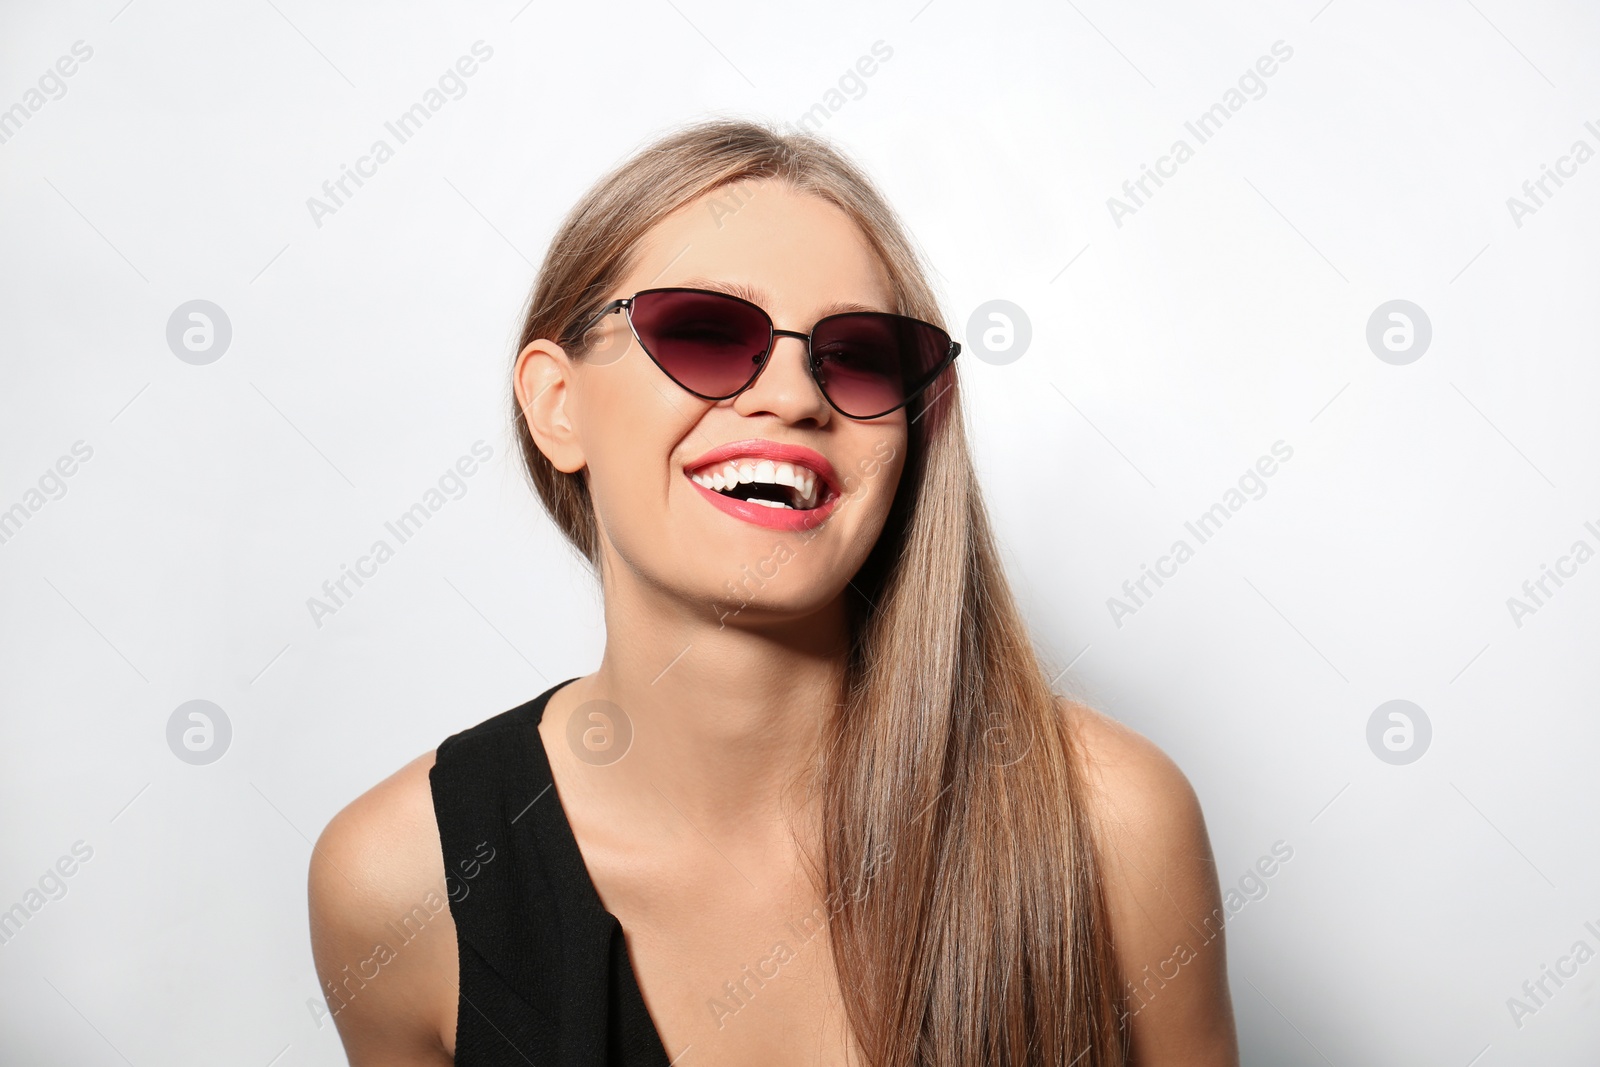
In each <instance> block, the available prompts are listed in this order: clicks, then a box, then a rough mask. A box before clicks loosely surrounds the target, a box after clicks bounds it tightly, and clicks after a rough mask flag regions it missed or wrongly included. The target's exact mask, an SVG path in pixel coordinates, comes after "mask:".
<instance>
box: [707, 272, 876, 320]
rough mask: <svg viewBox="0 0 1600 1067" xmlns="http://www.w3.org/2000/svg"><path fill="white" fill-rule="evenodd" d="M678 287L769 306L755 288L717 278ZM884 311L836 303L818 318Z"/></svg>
mask: <svg viewBox="0 0 1600 1067" xmlns="http://www.w3.org/2000/svg"><path fill="white" fill-rule="evenodd" d="M678 287H680V288H684V289H710V290H712V291H713V292H717V293H727V294H728V295H729V296H736V297H739V298H740V299H741V300H748V301H750V303H752V304H755V305H757V306H758V307H762V308H766V307H768V306H769V302H768V299H767V294H766V293H764V292H762V291H761V290H760V289H757V288H755V287H754V286H750V285H746V284H745V283H743V282H730V281H723V280H720V279H717V278H690V279H688V280H687V281H682V282H679V283H678ZM882 310H883V309H882V308H875V307H870V306H868V305H866V304H858V303H854V302H852V301H847V300H846V301H836V302H834V303H832V304H829V305H828V306H827V307H825V308H823V309H821V313H820V314H819V315H818V318H826V317H827V316H829V315H837V314H840V313H841V312H845V311H878V312H881V311H882Z"/></svg>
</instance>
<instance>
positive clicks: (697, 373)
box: [630, 290, 772, 398]
mask: <svg viewBox="0 0 1600 1067" xmlns="http://www.w3.org/2000/svg"><path fill="white" fill-rule="evenodd" d="M630 318H631V320H632V322H633V328H634V330H636V331H637V332H638V334H639V340H640V341H641V342H643V344H644V347H645V350H646V351H647V352H649V353H650V355H651V356H652V357H653V358H654V359H655V361H656V363H657V364H658V365H659V366H660V367H661V369H662V370H664V371H666V372H667V374H668V375H669V376H671V377H672V378H673V379H674V380H675V381H677V383H678V384H679V385H681V386H683V387H684V388H685V389H688V390H689V391H691V392H694V393H699V394H701V395H702V396H707V397H719V398H721V397H728V396H732V395H733V394H734V393H736V392H738V391H739V390H740V389H741V388H743V387H744V386H745V385H746V384H747V383H748V382H749V381H750V379H752V378H754V377H755V374H756V371H757V370H758V369H759V363H758V360H759V359H760V357H761V354H762V353H763V352H765V351H766V349H767V342H768V341H769V340H771V337H772V333H771V330H772V323H771V322H770V321H769V320H768V319H767V316H766V315H765V313H763V312H762V311H761V309H760V308H758V307H755V306H754V305H752V304H747V303H745V302H744V301H743V300H739V299H736V298H734V297H731V296H723V295H722V294H720V293H699V292H685V291H677V290H664V291H656V292H644V293H640V294H639V295H638V296H636V297H634V300H633V307H632V308H631V315H630Z"/></svg>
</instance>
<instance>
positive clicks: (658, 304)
mask: <svg viewBox="0 0 1600 1067" xmlns="http://www.w3.org/2000/svg"><path fill="white" fill-rule="evenodd" d="M940 321H941V315H940V313H939V308H938V306H937V303H936V300H935V297H934V294H933V292H932V290H931V289H930V286H929V284H928V281H927V278H926V274H925V270H924V267H923V265H922V262H921V259H920V256H919V254H918V253H917V251H916V249H915V247H914V246H913V244H912V243H911V242H910V240H909V239H908V237H907V235H906V233H905V231H904V230H903V229H902V227H901V225H900V224H899V222H898V221H897V219H896V217H895V215H894V213H893V211H892V210H891V208H890V207H889V205H888V204H887V203H886V201H885V200H884V199H883V197H882V196H881V195H880V194H879V193H878V192H877V191H876V190H875V189H874V187H873V186H872V184H871V183H870V182H869V180H868V179H867V178H866V177H865V176H864V175H863V174H862V172H861V171H860V170H859V169H858V168H857V167H856V166H855V165H853V164H852V163H851V162H850V161H849V160H847V159H846V158H845V157H844V156H842V155H841V154H840V153H839V152H838V151H836V150H835V149H833V148H831V147H830V146H828V145H827V144H826V143H824V142H823V141H821V140H819V139H817V138H815V137H811V136H806V135H800V134H795V133H782V132H779V131H776V130H772V129H769V128H766V127H763V126H761V125H757V124H752V123H744V122H736V121H715V122H708V123H702V124H698V125H695V126H692V127H689V128H687V129H684V130H681V131H678V132H675V133H673V134H671V135H670V136H667V137H665V138H663V139H661V140H659V141H657V142H655V143H654V144H651V145H649V146H648V147H646V148H645V149H643V150H642V151H641V152H639V153H638V154H637V155H635V156H634V157H633V158H631V159H629V160H628V161H627V162H625V163H624V164H622V165H621V166H620V167H619V168H617V169H616V170H615V171H613V172H612V173H611V174H609V175H607V176H606V177H605V178H603V179H602V180H601V181H600V182H599V183H598V184H596V185H595V186H594V188H593V189H591V190H590V191H589V192H588V193H587V194H586V195H585V196H584V197H583V199H582V200H581V201H580V202H579V203H578V204H577V206H576V207H575V208H574V209H573V210H572V212H571V213H570V215H569V216H568V217H567V219H566V221H565V223H564V224H563V226H562V227H561V229H560V231H559V232H558V233H557V235H556V237H555V239H554V241H553V243H552V245H551V247H550V249H549V252H548V254H547V255H546V257H545V260H544V263H543V266H542V267H541V269H540V272H539V276H538V279H537V281H536V283H535V286H534V289H533V292H532V295H531V298H530V300H529V304H528V311H527V315H526V321H525V325H524V327H523V330H522V337H521V345H520V350H519V352H518V355H517V359H516V363H515V367H514V369H513V373H512V384H513V392H514V400H515V406H514V418H515V426H516V433H517V435H518V437H519V439H520V441H521V446H522V455H523V458H524V461H525V462H526V465H527V468H528V472H529V474H530V476H531V478H532V481H533V485H534V486H535V488H536V489H537V491H538V493H539V496H540V498H541V499H542V500H543V502H544V504H545V507H546V508H547V509H548V511H549V513H550V515H551V517H552V518H553V520H554V521H555V522H556V524H557V525H558V526H559V527H560V529H561V530H562V532H563V533H564V534H565V535H566V537H567V538H568V539H569V540H570V541H571V542H572V544H573V545H575V546H576V547H577V548H578V550H579V551H581V552H582V553H583V554H584V556H585V557H586V558H587V559H588V560H589V561H590V562H591V563H592V564H593V565H594V566H595V567H596V568H597V570H598V573H599V577H600V582H601V590H602V593H603V598H604V610H605V625H606V644H605V653H604V656H603V658H602V660H601V663H600V666H599V668H598V669H597V670H596V671H595V672H594V673H592V674H588V675H584V676H581V677H574V678H570V679H567V680H566V681H564V682H561V683H559V684H557V685H554V686H552V687H550V688H549V689H547V690H546V691H545V692H544V693H542V694H540V695H539V696H537V697H535V698H534V699H533V700H530V701H528V702H527V703H526V704H523V705H521V706H520V707H518V708H514V709H512V710H510V711H507V712H505V713H503V714H500V715H497V716H494V717H493V718H490V719H487V720H486V721H484V722H482V723H480V724H478V725H477V726H474V727H472V728H471V729H468V730H464V731H462V732H460V733H457V734H455V735H453V736H451V737H449V738H448V739H446V740H445V741H444V742H443V743H442V744H441V745H440V746H439V748H438V749H436V750H435V751H434V752H429V753H427V754H425V755H423V756H421V757H420V758H418V759H417V760H415V761H414V762H412V763H410V764H408V765H407V766H406V767H404V768H402V769H401V770H400V771H398V772H397V773H396V774H395V775H393V776H392V777H390V778H388V779H387V780H385V781H384V782H381V783H380V784H378V785H377V786H375V787H374V788H373V789H372V790H370V791H369V792H367V793H366V794H364V795H363V796H361V797H360V798H358V799H357V800H355V801H354V802H353V803H351V804H350V806H349V807H347V808H346V809H344V810H343V811H342V812H340V813H339V814H338V815H337V816H336V817H335V818H334V819H333V820H332V821H331V822H330V823H329V825H328V827H327V829H326V830H325V831H324V832H323V834H322V836H321V839H320V840H319V841H318V843H317V847H316V849H315V850H314V852H313V856H312V860H311V871H310V903H311V927H312V943H313V948H314V952H315V956H316V961H317V967H318V971H319V974H320V976H321V978H322V980H323V982H324V990H325V993H326V996H327V1000H328V1004H329V1011H330V1012H331V1013H332V1014H333V1017H334V1019H335V1022H336V1024H337V1026H338V1030H339V1034H340V1036H341V1038H342V1039H343V1041H344V1045H345V1048H346V1050H347V1052H348V1054H349V1058H350V1062H351V1063H352V1064H354V1065H357V1067H367V1065H378V1064H384V1065H401V1064H406V1065H421V1064H448V1063H452V1062H455V1063H458V1064H461V1065H463V1067H468V1065H475V1064H491V1063H493V1064H502V1063H505V1064H521V1063H533V1064H537V1065H538V1067H547V1065H555V1064H595V1065H598V1064H603V1063H618V1064H650V1065H655V1067H662V1065H665V1064H668V1063H669V1062H670V1063H673V1064H682V1065H684V1067H710V1065H748V1064H759V1065H768V1067H770V1065H779V1067H786V1065H794V1067H801V1065H820V1064H837V1065H846V1064H849V1065H864V1067H865V1065H871V1067H910V1065H918V1067H934V1065H937V1067H979V1065H983V1067H993V1065H1013V1064H1038V1065H1052V1067H1069V1065H1077V1067H1105V1065H1112V1064H1116V1065H1122V1064H1138V1065H1143V1067H1178V1065H1184V1067H1223V1065H1233V1064H1236V1063H1237V1052H1236V1042H1235V1037H1234V1028H1233V1017H1232V1010H1231V1006H1230V1002H1229V995H1228V986H1227V978H1226V967H1225V963H1224V952H1223V938H1222V936H1221V928H1220V920H1221V917H1222V915H1223V912H1222V911H1221V909H1220V897H1219V893H1218V886H1217V879H1216V875H1215V871H1214V867H1213V863H1212V858H1211V851H1210V846H1209V843H1208V840H1207V835H1206V830H1205V825H1204V822H1203V820H1202V818H1201V813H1200V810H1199V806H1198V804H1197V802H1196V799H1195V796H1194V794H1193V791H1192V790H1191V789H1190V787H1189V785H1188V783H1187V781H1186V780H1185V779H1184V777H1183V775H1182V774H1181V772H1180V771H1179V770H1178V769H1177V768H1176V767H1175V766H1174V765H1173V764H1172V763H1171V761H1169V760H1168V759H1167V758H1166V757H1165V756H1164V755H1162V753H1161V752H1160V751H1159V750H1157V749H1156V748H1155V747H1154V746H1153V745H1151V744H1150V743H1149V742H1148V741H1145V740H1144V739H1142V738H1141V737H1139V736H1138V735H1136V734H1134V733H1132V732H1131V731H1129V730H1127V729H1124V728H1122V727H1120V726H1118V725H1117V724H1116V723H1114V722H1113V721H1111V720H1110V719H1108V718H1105V717H1103V716H1101V715H1099V714H1098V713H1096V712H1094V711H1093V710H1091V709H1089V708H1087V707H1085V706H1083V705H1082V704H1080V703H1077V702H1074V701H1071V700H1068V699H1065V698H1063V697H1061V696H1058V695H1057V694H1055V693H1054V692H1053V691H1052V690H1051V687H1050V684H1049V677H1050V676H1049V674H1047V672H1046V666H1045V664H1043V663H1042V662H1041V660H1040V658H1039V656H1038V655H1037V654H1036V653H1035V651H1034V649H1033V646H1032V644H1031V642H1030V639H1029V635H1028V632H1027V630H1026V628H1025V626H1024V623H1023V620H1022V618H1021V617H1020V614H1019V612H1018V609H1017V606H1016V604H1015V602H1014V600H1013V598H1012V594H1011V592H1010V590H1009V589H1008V587H1007V582H1006V577H1005V575H1004V573H1003V570H1002V567H1001V563H1000V560H999V557H998V555H997V550H996V547H995V543H994V539H993V535H992V533H991V530H990V526H989V521H988V518H987V516H986V513H985V510H984V505H983V502H982V499H981V496H980V493H979V484H978V478H977V473H976V471H975V470H974V467H973V463H972V459H971V456H970V454H969V451H968V447H967V442H966V437H965V429H964V427H963V424H962V414H961V405H960V389H959V387H958V384H957V380H958V373H957V370H956V366H957V364H956V356H957V355H958V352H959V347H960V346H959V345H958V344H957V343H955V342H953V341H952V340H951V338H950V337H949V336H948V334H947V333H946V332H945V330H944V329H943V328H942V327H941V326H939V325H938V324H939V323H940ZM534 609H535V610H537V606H534Z"/></svg>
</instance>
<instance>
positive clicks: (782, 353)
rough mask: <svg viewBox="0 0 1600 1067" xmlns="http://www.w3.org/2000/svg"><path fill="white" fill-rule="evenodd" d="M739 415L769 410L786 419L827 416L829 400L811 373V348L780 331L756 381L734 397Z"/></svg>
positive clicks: (801, 339) (799, 339)
mask: <svg viewBox="0 0 1600 1067" xmlns="http://www.w3.org/2000/svg"><path fill="white" fill-rule="evenodd" d="M734 410H736V411H738V412H739V413H740V414H742V415H754V414H758V413H759V412H762V411H767V412H770V413H772V414H774V415H777V416H779V417H781V418H783V419H785V420H787V421H791V422H792V421H795V420H797V419H801V418H821V419H824V420H825V419H826V414H825V413H826V412H827V411H828V410H829V408H828V402H827V400H826V399H825V398H824V397H823V395H822V392H821V390H820V389H818V388H817V382H816V379H814V378H813V377H812V376H811V350H810V347H809V345H808V344H807V342H806V341H805V340H804V339H803V338H800V337H792V336H790V335H788V334H779V335H778V336H777V337H776V338H774V339H773V342H772V351H771V352H769V353H767V361H766V363H765V364H764V365H763V366H762V368H761V373H760V374H759V375H757V376H756V380H755V382H754V383H753V384H752V385H751V386H750V388H748V389H746V390H745V391H744V392H742V393H740V394H739V395H738V396H736V397H734Z"/></svg>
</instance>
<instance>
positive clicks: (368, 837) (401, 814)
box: [307, 752, 459, 1067]
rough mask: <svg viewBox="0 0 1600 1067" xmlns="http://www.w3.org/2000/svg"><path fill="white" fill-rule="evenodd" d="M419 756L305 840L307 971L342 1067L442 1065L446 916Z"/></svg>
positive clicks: (452, 952) (447, 1035)
mask: <svg viewBox="0 0 1600 1067" xmlns="http://www.w3.org/2000/svg"><path fill="white" fill-rule="evenodd" d="M433 763H434V753H433V752H427V753H424V754H423V755H421V756H419V757H417V758H416V759H414V760H412V761H411V762H410V763H407V764H406V765H405V766H404V767H402V768H400V769H399V770H398V771H396V772H395V773H394V774H392V775H390V776H389V777H387V778H385V779H384V780H383V781H381V782H379V783H378V784H377V785H375V786H373V787H372V788H371V789H369V790H367V791H366V792H365V793H362V794H361V795H360V796H358V797H356V798H355V799H354V800H352V801H351V802H350V803H349V804H348V805H346V806H345V807H344V808H343V809H342V810H340V811H339V813H338V814H336V815H335V816H334V817H333V818H332V819H331V820H329V822H328V825H327V827H326V828H324V829H323V831H322V834H321V836H320V837H319V838H318V840H317V843H316V845H315V846H314V847H313V848H312V853H311V864H310V871H309V875H308V879H307V888H308V896H309V902H310V909H311V946H312V954H313V956H314V957H315V959H316V966H317V975H318V978H319V980H320V981H321V983H322V989H323V994H324V996H325V997H326V999H327V1002H328V1012H329V1015H330V1016H331V1017H332V1018H333V1021H334V1023H335V1025H336V1026H337V1027H338V1030H339V1036H340V1038H341V1040H343V1042H344V1046H345V1052H346V1054H347V1056H348V1057H349V1061H350V1064H351V1067H363V1065H365V1064H379V1063H384V1064H389V1063H394V1064H404V1065H409V1067H422V1065H428V1067H437V1065H440V1064H448V1063H451V1062H452V1058H453V1057H452V1053H453V1051H454V1046H455V1022H456V993H455V990H456V981H457V977H458V966H459V960H458V957H457V955H456V937H455V923H454V922H453V921H452V919H451V917H450V908H449V897H448V888H447V883H446V880H445V869H444V859H443V856H442V854H441V850H440V846H439V827H438V823H437V821H436V819H435V817H434V810H433V791H432V786H431V783H430V781H429V777H428V772H429V771H430V770H431V769H432V768H433Z"/></svg>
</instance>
